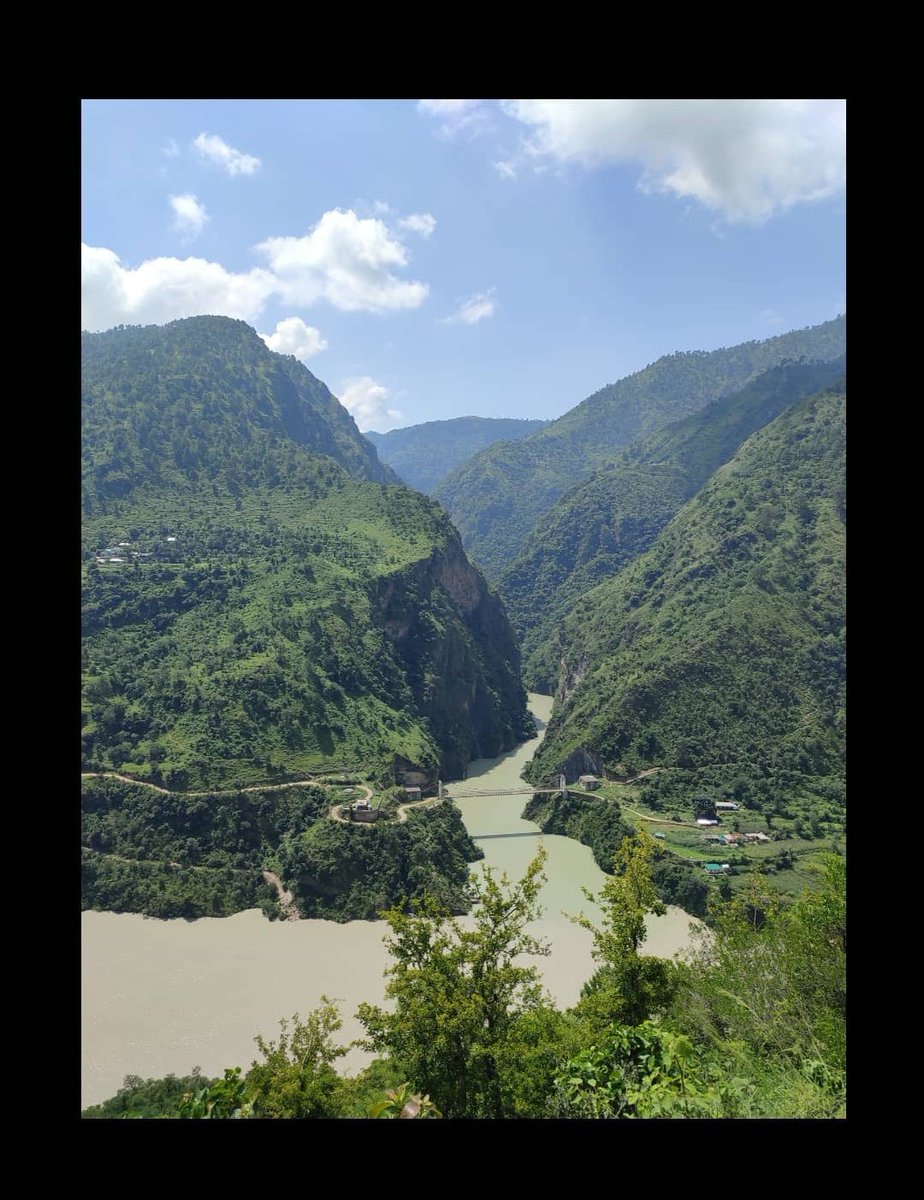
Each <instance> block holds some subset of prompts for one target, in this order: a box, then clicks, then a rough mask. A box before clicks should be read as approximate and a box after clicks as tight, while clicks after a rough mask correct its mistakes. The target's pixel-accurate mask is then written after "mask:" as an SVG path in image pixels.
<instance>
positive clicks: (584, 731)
mask: <svg viewBox="0 0 924 1200" xmlns="http://www.w3.org/2000/svg"><path fill="white" fill-rule="evenodd" d="M845 391H846V385H845V384H844V385H843V386H835V387H832V388H830V389H828V390H825V391H823V392H821V393H818V394H816V395H815V396H812V397H809V398H808V399H806V400H804V401H801V402H800V403H798V404H797V405H795V406H793V407H792V408H789V409H787V410H786V411H784V412H783V413H782V414H781V415H780V416H778V417H777V418H775V420H773V421H772V422H770V423H769V424H768V425H767V426H765V427H764V428H763V429H761V430H759V431H758V432H756V433H755V434H754V435H753V436H752V437H750V438H749V439H748V440H747V441H746V442H745V443H744V444H743V446H742V447H741V448H740V450H739V451H738V452H737V453H736V454H735V456H734V457H733V458H732V459H731V460H730V461H729V462H728V463H727V464H726V465H725V466H723V467H721V468H720V469H719V470H718V471H717V472H715V474H714V475H713V476H712V477H711V479H710V480H709V481H708V483H707V484H706V485H705V487H704V488H703V489H702V490H701V491H700V492H699V493H698V495H697V496H696V497H695V498H694V499H692V500H691V501H689V502H688V503H687V504H686V505H684V506H683V508H681V509H680V511H679V512H678V513H677V515H676V516H675V517H674V519H673V520H672V521H671V522H670V523H669V524H668V525H667V527H666V528H665V529H664V530H662V532H661V533H660V534H659V535H658V537H657V538H656V539H655V541H654V543H653V545H652V546H651V548H650V549H649V550H648V551H647V552H646V553H645V554H643V555H641V556H640V557H639V558H637V559H636V560H635V561H634V562H633V563H631V564H630V565H629V566H628V567H627V568H625V569H624V570H623V571H622V572H620V574H619V575H618V576H617V577H616V578H614V579H611V580H608V581H607V582H605V583H602V584H600V585H599V586H598V587H597V588H595V589H593V590H592V591H590V592H588V593H587V594H586V595H585V596H583V597H582V598H581V599H580V600H579V601H578V602H577V603H576V604H575V606H574V607H573V609H572V610H571V612H570V614H569V615H568V617H567V618H566V619H565V621H564V623H563V625H562V628H561V656H562V657H561V672H560V676H559V681H558V692H557V696H556V705H555V709H554V712H553V716H552V720H551V722H550V724H549V728H548V731H547V733H546V737H545V739H544V741H543V743H542V745H541V746H540V748H539V751H538V753H537V755H536V757H535V759H534V760H533V762H532V764H531V766H530V768H529V777H530V779H531V780H532V781H533V782H538V781H539V780H541V779H552V778H554V777H555V776H556V775H557V773H558V772H559V770H560V769H562V770H565V772H566V773H567V774H569V775H574V774H575V773H578V772H580V771H581V770H588V769H589V770H596V771H601V770H605V771H607V772H609V773H613V774H617V775H622V774H634V773H636V772H637V771H639V770H642V769H645V768H649V767H654V766H658V767H662V768H671V770H668V771H665V772H664V773H663V774H661V775H659V776H658V777H657V782H658V787H659V788H660V790H661V791H662V792H663V793H664V794H673V795H676V794H677V793H678V790H681V791H682V790H685V791H686V793H687V794H688V795H689V794H690V789H691V788H692V787H693V786H697V785H702V784H703V783H704V782H705V783H707V784H708V785H709V786H710V787H717V788H721V789H725V792H726V794H733V795H734V796H735V797H736V799H744V800H745V801H746V802H747V804H748V805H749V806H750V807H760V806H761V805H763V807H764V810H765V811H768V809H775V810H776V811H782V810H784V809H785V810H786V811H789V812H793V811H798V810H799V808H800V806H802V805H807V804H814V805H818V806H820V807H819V811H821V809H822V808H823V807H824V806H825V805H829V806H830V805H835V806H839V805H840V804H842V801H843V770H844V768H843V749H844V725H843V722H844V702H845V700H844V671H845V668H844V653H845V645H844V638H845V631H844V621H845V599H844V588H845V581H844V566H845V563H844V557H845V546H844V542H845V521H846V500H845ZM655 790H657V789H655Z"/></svg>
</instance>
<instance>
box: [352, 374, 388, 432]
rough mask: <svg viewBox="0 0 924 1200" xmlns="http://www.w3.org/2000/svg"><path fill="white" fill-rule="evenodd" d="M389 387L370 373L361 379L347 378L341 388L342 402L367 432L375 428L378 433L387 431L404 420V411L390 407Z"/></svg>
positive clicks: (362, 429) (363, 430) (361, 428)
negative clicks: (377, 380)
mask: <svg viewBox="0 0 924 1200" xmlns="http://www.w3.org/2000/svg"><path fill="white" fill-rule="evenodd" d="M388 394H389V393H388V388H386V387H383V386H382V384H380V383H376V381H375V380H374V379H372V378H371V377H370V376H369V375H363V376H362V378H360V379H347V380H345V381H344V383H343V385H342V387H341V390H340V403H341V404H342V405H343V407H344V408H345V409H346V410H347V411H348V412H349V414H350V416H351V417H352V418H353V420H354V421H355V422H356V424H357V425H358V426H359V428H360V430H361V431H362V432H363V433H365V432H366V430H367V429H374V430H375V431H376V433H387V432H388V430H389V429H393V428H394V427H395V426H396V425H397V424H398V423H399V422H401V421H403V420H404V415H403V413H400V412H399V411H398V410H397V409H396V408H389V407H388V404H387V401H388Z"/></svg>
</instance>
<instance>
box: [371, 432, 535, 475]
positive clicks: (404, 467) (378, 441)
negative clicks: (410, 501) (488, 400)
mask: <svg viewBox="0 0 924 1200" xmlns="http://www.w3.org/2000/svg"><path fill="white" fill-rule="evenodd" d="M547 424H548V422H547V421H518V420H516V419H514V418H509V417H455V418H453V419H452V420H450V421H425V422H424V423H423V424H422V425H409V426H407V427H406V428H405V429H392V430H391V431H390V432H388V433H367V434H366V435H365V436H366V437H367V438H368V439H369V441H370V442H372V444H373V445H374V446H375V448H376V450H377V452H378V456H379V458H380V459H381V460H382V462H384V463H388V465H389V466H390V467H392V468H393V469H394V471H395V473H396V474H397V475H398V476H400V478H401V479H403V480H404V482H405V483H407V484H409V485H410V486H411V487H413V488H417V490H418V491H419V492H429V493H432V492H433V490H434V488H436V487H437V485H438V484H439V483H441V482H442V480H443V479H445V478H446V476H447V475H448V474H449V472H450V471H452V470H454V469H455V468H456V467H458V466H459V464H460V463H463V462H465V461H466V459H469V458H471V456H472V455H473V454H477V453H478V451H479V450H484V448H485V447H486V446H491V445H493V444H494V443H495V442H500V441H508V442H518V441H522V439H523V438H525V437H528V436H529V435H530V434H531V433H535V432H536V431H537V430H539V429H542V428H543V426H545V425H547Z"/></svg>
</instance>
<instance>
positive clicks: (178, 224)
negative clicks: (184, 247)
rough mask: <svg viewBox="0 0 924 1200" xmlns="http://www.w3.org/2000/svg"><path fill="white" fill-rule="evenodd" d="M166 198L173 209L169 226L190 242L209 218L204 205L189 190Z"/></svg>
mask: <svg viewBox="0 0 924 1200" xmlns="http://www.w3.org/2000/svg"><path fill="white" fill-rule="evenodd" d="M167 199H168V200H169V201H170V207H171V208H172V209H173V224H172V225H171V226H170V228H171V229H173V230H174V232H176V233H178V234H180V236H181V237H183V238H184V239H185V240H186V241H189V242H191V241H192V240H193V238H197V237H198V236H199V234H200V233H201V232H202V230H203V229H204V228H205V223H206V221H208V219H209V214H208V213H207V212H206V211H205V205H204V204H200V202H199V200H198V199H197V197H195V196H194V195H192V193H191V192H187V193H186V194H185V195H182V196H168V197H167Z"/></svg>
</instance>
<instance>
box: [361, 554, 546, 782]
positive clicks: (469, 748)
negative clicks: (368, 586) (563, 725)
mask: <svg viewBox="0 0 924 1200" xmlns="http://www.w3.org/2000/svg"><path fill="white" fill-rule="evenodd" d="M376 606H377V609H378V612H379V614H380V617H381V619H382V623H383V626H384V628H385V629H386V630H387V631H388V633H389V636H390V637H391V638H392V640H393V641H394V643H395V646H396V649H397V650H398V651H399V653H400V655H401V658H402V659H403V661H404V664H405V666H406V668H407V674H408V679H409V682H410V684H411V688H412V690H413V693H414V698H415V701H416V702H417V705H418V707H419V710H420V711H421V712H422V713H423V714H424V716H425V717H426V718H427V721H428V724H429V726H430V730H431V732H432V735H433V739H434V741H435V742H436V744H437V746H438V747H439V750H440V756H441V757H440V767H439V769H440V772H441V774H442V778H444V779H456V778H459V777H460V776H461V775H462V773H463V771H464V769H465V767H466V766H467V764H468V763H469V762H470V761H471V760H472V759H474V758H486V757H491V756H494V755H497V754H502V753H503V752H504V751H505V750H509V749H510V748H511V747H512V746H514V745H516V743H517V742H519V741H523V740H524V739H526V738H529V737H531V736H533V735H534V728H533V722H532V720H531V719H530V717H529V713H528V711H527V708H526V692H525V690H524V688H523V685H522V683H521V682H520V655H519V649H518V648H517V645H516V640H515V637H514V634H513V631H512V630H511V627H510V623H509V622H508V620H507V616H506V613H505V612H504V609H503V606H502V604H501V602H500V601H499V600H498V598H497V596H496V595H495V594H494V593H493V592H492V591H491V590H490V588H489V587H488V585H487V584H486V583H485V580H484V577H483V576H482V575H481V573H480V572H479V571H477V570H476V569H475V568H474V567H473V566H472V565H471V563H470V562H469V561H468V560H467V559H466V557H465V554H464V552H463V550H462V546H461V544H460V542H459V540H458V537H456V536H455V534H453V536H452V538H451V539H450V541H449V542H448V544H447V545H446V546H445V548H441V549H439V550H436V551H434V553H433V554H432V555H431V556H430V557H429V558H428V559H426V560H424V561H422V562H419V563H416V564H414V566H413V567H411V568H409V569H408V570H407V571H406V572H404V573H403V574H402V575H401V576H400V577H398V578H395V577H391V578H390V579H389V580H388V582H387V584H385V585H384V586H381V587H380V590H379V592H378V595H377V596H376ZM420 614H424V615H423V616H421V615H420ZM414 765H416V766H421V765H422V764H408V767H412V766H414ZM426 782H427V783H428V784H433V783H434V782H435V779H431V778H429V773H428V777H427V780H426Z"/></svg>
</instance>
